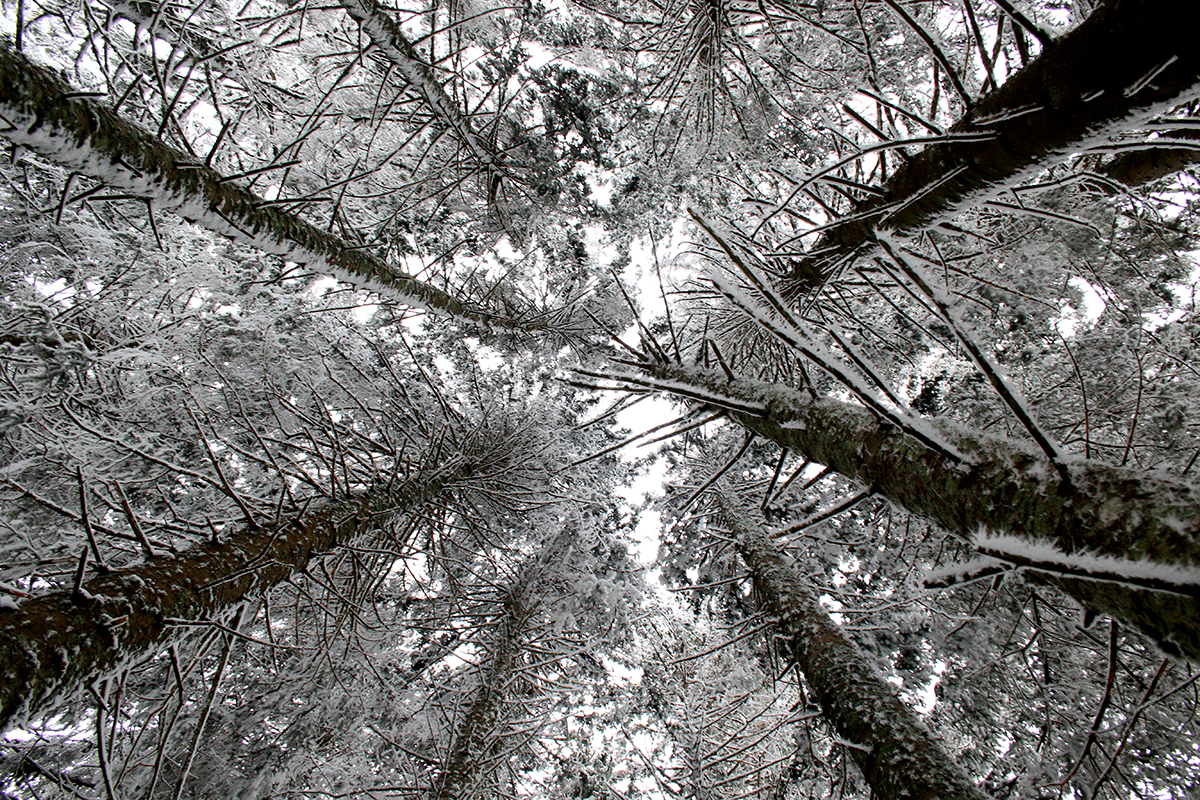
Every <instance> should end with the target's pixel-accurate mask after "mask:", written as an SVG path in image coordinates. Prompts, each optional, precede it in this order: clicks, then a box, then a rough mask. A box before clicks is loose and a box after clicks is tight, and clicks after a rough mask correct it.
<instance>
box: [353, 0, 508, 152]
mask: <svg viewBox="0 0 1200 800" xmlns="http://www.w3.org/2000/svg"><path fill="white" fill-rule="evenodd" d="M340 2H341V5H342V8H344V9H346V13H347V14H349V15H350V16H351V17H352V18H353V19H354V20H355V21H356V22H358V24H359V25H361V26H362V29H363V32H365V33H366V34H367V36H369V37H370V38H371V41H372V42H374V43H375V46H376V47H378V48H379V50H380V51H381V52H382V53H383V54H384V55H386V56H387V58H388V60H389V61H391V62H392V63H393V64H394V65H395V66H396V69H397V70H399V72H400V74H401V75H402V76H403V77H404V80H406V81H408V83H409V85H410V86H412V88H413V91H415V92H416V93H417V94H419V95H420V96H421V97H422V98H423V99H424V101H425V105H426V106H427V107H428V109H429V111H430V112H431V113H432V114H433V115H434V117H435V118H437V119H438V120H439V121H440V122H441V123H442V125H444V126H445V127H446V128H448V129H450V130H452V131H453V132H454V135H455V136H456V137H457V138H458V140H459V141H460V142H462V143H463V145H465V146H466V148H467V149H468V150H470V152H471V155H472V156H474V158H475V159H477V160H478V162H479V166H480V167H481V168H482V169H484V170H485V171H486V172H488V173H490V172H491V171H493V170H494V169H495V168H496V167H497V163H496V153H495V151H494V149H493V148H492V147H491V146H490V145H489V144H488V143H487V142H486V141H485V140H484V139H483V137H481V136H480V134H479V133H478V132H477V131H476V130H475V126H474V124H472V122H471V119H470V117H468V116H467V115H466V114H464V113H463V112H462V110H461V109H459V107H458V106H457V105H456V104H455V102H454V101H453V100H451V99H450V97H449V96H448V95H447V94H446V92H445V91H444V90H443V89H442V84H441V82H440V81H439V80H438V79H437V74H436V73H435V72H434V70H433V67H431V66H429V64H427V63H425V61H424V60H423V59H422V58H421V56H420V54H419V53H417V51H416V49H415V48H414V47H413V46H412V43H411V42H409V41H408V38H407V37H406V36H405V35H404V32H403V31H402V30H401V29H400V26H399V25H398V24H396V22H395V20H393V19H392V18H391V17H390V16H388V13H387V11H385V10H384V9H383V8H381V7H380V6H379V4H378V3H376V2H375V0H340Z"/></svg>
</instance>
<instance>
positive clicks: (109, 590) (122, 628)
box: [0, 454, 480, 730]
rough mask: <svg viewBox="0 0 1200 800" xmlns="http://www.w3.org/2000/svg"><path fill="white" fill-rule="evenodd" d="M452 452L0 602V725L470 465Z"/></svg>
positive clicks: (376, 522)
mask: <svg viewBox="0 0 1200 800" xmlns="http://www.w3.org/2000/svg"><path fill="white" fill-rule="evenodd" d="M479 463H480V460H479V459H478V458H472V457H469V456H466V455H463V454H459V455H456V456H454V457H452V458H450V459H448V460H447V461H446V462H444V463H443V464H442V465H441V466H440V467H437V468H431V469H429V470H428V471H426V472H424V473H423V474H418V475H415V476H413V477H412V478H411V479H408V480H397V481H394V482H393V481H386V480H385V481H382V482H381V483H380V484H379V485H377V486H375V487H372V488H371V489H369V490H367V491H365V492H362V493H360V494H354V495H350V496H348V497H343V498H338V499H336V500H331V501H328V502H327V503H325V504H324V505H322V506H320V507H318V508H316V509H314V510H311V511H308V512H306V513H302V514H301V515H300V516H298V517H292V518H288V519H280V520H278V521H277V522H276V523H275V524H273V525H268V526H262V525H260V526H257V527H253V526H247V527H246V528H244V529H243V530H241V531H239V532H237V533H236V534H233V535H231V536H229V537H228V538H226V539H224V540H222V541H220V542H218V543H212V544H208V545H205V546H202V547H199V548H196V549H194V550H190V551H186V552H184V553H182V554H180V555H179V556H169V555H159V556H156V557H155V558H152V559H150V560H148V561H146V562H144V563H141V564H138V565H135V566H132V567H129V568H126V569H121V570H118V571H115V572H112V573H110V574H107V575H103V576H101V577H98V578H94V579H92V580H89V581H86V582H84V583H83V584H82V585H81V586H80V587H79V590H78V591H77V592H58V593H55V594H50V595H46V596H44V597H38V598H34V599H31V600H28V601H26V602H24V603H22V604H21V605H20V606H19V607H17V608H6V609H0V730H3V729H6V728H8V727H9V726H11V725H14V724H21V723H23V722H25V721H27V720H29V719H30V718H31V717H34V716H36V715H39V714H42V713H44V712H46V711H48V710H51V709H53V708H54V707H56V706H59V705H61V704H62V703H64V702H65V701H67V700H69V699H70V698H72V697H73V696H75V695H76V694H77V693H78V692H79V691H81V690H82V689H84V688H85V687H86V686H88V685H89V684H90V683H91V682H92V681H94V680H95V679H96V678H97V677H100V676H103V675H104V674H105V673H107V672H110V671H111V670H114V669H116V668H118V667H120V666H121V665H122V664H123V663H127V662H129V661H130V660H133V659H137V658H140V657H144V656H146V655H148V654H150V653H151V652H153V651H154V650H155V649H157V648H160V647H162V646H163V645H164V644H165V643H167V642H169V641H170V640H171V638H172V637H173V636H175V635H176V634H177V633H179V632H180V631H181V630H184V629H185V628H183V627H181V626H186V625H187V623H189V622H195V621H203V620H215V619H218V618H220V617H221V615H223V614H226V613H228V612H229V611H230V610H231V609H233V608H234V607H236V606H237V605H238V604H240V603H242V602H243V601H245V600H247V599H251V598H254V597H257V596H260V595H261V594H262V593H263V592H266V591H267V590H269V589H270V588H271V587H272V586H274V585H275V584H277V583H280V582H281V581H284V580H286V579H287V578H288V577H289V576H291V575H292V574H293V573H294V572H296V571H297V570H301V569H304V568H305V567H306V566H307V565H308V564H309V562H310V561H311V560H312V559H313V558H316V557H318V556H320V555H322V554H323V553H325V552H327V551H328V550H330V549H331V548H333V547H336V546H337V545H341V544H347V543H349V542H351V541H353V540H354V539H356V538H358V537H360V536H362V535H364V534H367V533H370V532H371V531H373V530H377V529H378V528H379V526H380V525H382V524H384V523H386V522H387V520H389V519H392V518H394V517H395V516H397V515H399V514H403V513H405V512H406V511H411V510H414V509H416V508H418V507H419V506H421V505H422V504H423V503H426V502H428V501H430V500H432V499H433V498H434V497H436V496H437V495H438V494H439V493H441V492H443V491H444V490H445V489H447V488H448V487H450V486H452V485H453V484H455V483H456V482H458V481H461V480H462V479H464V478H466V477H468V476H470V475H471V474H472V472H473V470H474V469H475V468H476V467H477V466H478V464H479Z"/></svg>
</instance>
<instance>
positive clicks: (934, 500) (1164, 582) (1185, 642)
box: [619, 362, 1200, 661]
mask: <svg viewBox="0 0 1200 800" xmlns="http://www.w3.org/2000/svg"><path fill="white" fill-rule="evenodd" d="M644 369H645V374H644V375H634V374H622V375H621V376H620V378H619V380H621V381H622V382H623V383H625V384H627V385H631V386H643V387H649V388H654V389H660V390H662V391H667V392H671V393H673V394H676V395H678V396H681V397H685V398H690V399H694V400H698V401H701V402H707V403H710V404H711V405H713V406H716V407H718V408H723V409H725V410H726V411H727V413H728V415H729V417H730V419H732V420H733V421H735V422H737V423H738V424H740V425H742V426H743V427H745V428H746V429H748V430H750V431H753V432H754V433H756V434H758V435H760V436H763V437H764V438H767V439H770V440H772V441H774V442H776V443H777V444H779V445H781V446H783V447H787V448H789V449H790V450H792V451H793V452H795V453H799V454H801V455H803V456H804V457H806V458H809V459H811V460H812V461H814V462H817V463H819V464H824V465H826V466H828V467H830V468H831V469H833V470H835V471H837V472H839V473H841V474H842V475H845V476H846V477H848V478H852V479H855V480H859V481H862V482H863V483H865V484H866V485H868V486H870V487H871V488H872V489H874V490H875V491H876V492H877V493H878V494H879V495H880V496H882V497H885V498H887V499H888V500H890V501H891V502H894V503H896V504H897V505H899V506H901V507H903V508H905V509H907V510H908V511H910V512H912V513H914V514H919V515H921V516H924V517H925V518H927V519H929V520H931V521H933V522H935V523H937V524H938V525H940V526H941V527H943V528H944V529H946V530H947V531H950V532H951V533H954V534H957V535H959V536H960V537H962V538H964V539H966V540H967V541H969V542H971V543H972V544H983V545H984V546H985V547H988V546H990V547H991V548H992V549H994V550H998V551H1006V552H1009V553H1010V554H1011V555H1012V556H1013V559H1014V561H1016V563H1021V562H1020V558H1021V557H1022V555H1024V554H1030V553H1032V556H1031V557H1030V558H1029V559H1028V560H1029V561H1031V562H1034V563H1030V564H1028V566H1030V567H1031V568H1032V569H1035V570H1038V571H1040V572H1043V573H1061V574H1063V575H1065V578H1064V579H1063V580H1059V581H1058V582H1059V583H1060V585H1062V586H1063V588H1064V589H1066V590H1067V591H1069V592H1071V594H1073V595H1074V596H1076V598H1077V599H1079V600H1080V601H1081V602H1084V603H1085V604H1087V605H1089V606H1090V607H1092V608H1093V609H1094V610H1096V611H1102V612H1105V613H1108V614H1111V615H1112V616H1114V617H1116V618H1118V619H1122V620H1125V621H1127V622H1129V623H1131V624H1133V625H1136V626H1137V627H1138V628H1140V629H1141V630H1142V632H1144V633H1146V634H1147V635H1148V636H1150V637H1151V638H1152V639H1154V640H1155V641H1156V642H1157V643H1158V645H1159V646H1160V647H1162V648H1163V650H1164V651H1165V652H1168V653H1170V654H1173V655H1183V656H1185V657H1187V658H1189V659H1191V660H1193V661H1200V602H1197V600H1196V595H1197V593H1198V591H1200V589H1198V584H1200V535H1198V532H1200V487H1197V486H1195V485H1192V484H1189V483H1185V482H1182V481H1178V480H1174V479H1172V478H1170V477H1168V476H1166V475H1163V474H1161V473H1149V472H1139V471H1137V470H1133V469H1128V468H1123V467H1115V466H1112V465H1109V464H1105V463H1102V462H1099V461H1091V460H1085V459H1075V460H1071V461H1069V462H1068V465H1067V466H1068V469H1069V472H1070V475H1071V484H1070V485H1067V484H1066V483H1065V482H1064V480H1063V478H1062V477H1061V476H1060V475H1059V474H1058V472H1056V470H1055V469H1054V467H1053V466H1052V465H1051V464H1050V463H1049V461H1048V460H1047V459H1046V458H1045V457H1044V456H1042V455H1041V454H1040V453H1038V452H1037V451H1036V450H1034V449H1033V448H1030V447H1026V446H1023V445H1022V444H1020V443H1018V442H1015V441H1012V440H1009V439H1003V438H1000V437H995V436H988V435H985V434H982V433H979V432H974V431H970V430H967V429H964V428H960V427H958V426H956V425H953V424H952V423H950V422H948V421H943V422H941V423H939V424H938V426H937V428H938V436H939V438H940V439H942V440H943V441H945V442H946V443H948V444H949V445H952V446H953V447H954V448H956V449H957V451H958V452H959V453H962V454H963V455H965V456H966V458H967V462H966V463H961V462H959V461H957V460H955V459H954V458H952V457H951V456H950V455H948V454H947V453H946V452H942V451H939V450H937V449H935V448H934V447H931V446H929V445H926V444H923V443H921V442H919V441H917V440H916V439H915V438H914V437H912V436H908V435H905V434H904V433H902V432H901V431H900V430H899V429H897V428H896V427H895V426H893V425H890V424H887V423H886V422H881V421H880V420H878V419H877V418H876V417H875V416H873V415H872V414H871V413H870V412H869V411H867V410H866V409H864V408H862V407H861V406H855V405H851V404H849V403H844V402H840V401H836V400H829V399H824V400H817V401H814V400H810V399H809V398H808V397H807V396H806V395H803V394H801V393H800V392H797V391H795V390H793V389H790V388H788V387H784V386H779V385H774V384H765V383H760V382H757V381H748V380H741V379H734V380H729V379H728V378H727V377H726V376H725V375H724V374H722V373H717V372H714V371H711V370H707V369H702V368H698V367H685V366H681V365H675V364H667V363H664V362H656V363H650V364H646V365H645V367H644ZM997 537H1003V538H997ZM1072 557H1074V558H1072ZM1097 557H1100V558H1097ZM1072 576H1074V578H1072ZM1075 578H1088V579H1089V580H1086V581H1083V580H1077V579H1075ZM1056 580H1057V578H1056ZM1097 581H1103V583H1098V582H1097Z"/></svg>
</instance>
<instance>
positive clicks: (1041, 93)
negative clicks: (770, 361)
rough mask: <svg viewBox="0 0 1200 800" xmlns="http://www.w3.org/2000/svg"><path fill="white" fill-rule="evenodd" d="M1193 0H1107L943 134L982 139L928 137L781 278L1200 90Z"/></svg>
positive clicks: (833, 262) (816, 272) (801, 289)
mask: <svg viewBox="0 0 1200 800" xmlns="http://www.w3.org/2000/svg"><path fill="white" fill-rule="evenodd" d="M1197 29H1200V4H1197V3H1195V2H1192V0H1113V2H1109V3H1106V4H1104V5H1102V6H1100V7H1099V8H1098V9H1096V11H1095V12H1093V13H1092V15H1091V16H1090V17H1088V18H1087V19H1086V20H1084V22H1083V23H1082V24H1080V25H1079V27H1077V28H1075V29H1074V30H1073V31H1071V32H1070V33H1068V34H1067V35H1065V36H1063V37H1062V38H1061V39H1058V40H1057V41H1055V42H1053V43H1051V44H1050V45H1048V46H1047V47H1046V49H1045V50H1044V51H1043V52H1042V54H1041V55H1040V56H1038V57H1037V58H1036V59H1034V60H1033V61H1032V62H1030V63H1029V64H1028V65H1027V66H1026V67H1025V68H1024V69H1022V70H1021V71H1020V72H1018V73H1017V74H1016V75H1014V76H1012V77H1011V78H1009V80H1008V81H1006V82H1005V84H1004V85H1003V86H1001V87H1000V88H999V89H997V90H996V91H994V92H992V93H991V94H989V95H987V96H986V97H984V98H983V99H982V100H980V101H979V104H978V105H976V106H975V107H974V108H973V109H971V111H970V112H969V113H967V115H966V116H965V117H963V118H962V119H961V120H960V121H959V122H958V123H956V124H955V125H954V127H953V128H951V129H950V131H949V133H951V134H977V133H992V134H995V135H994V136H993V137H992V138H989V139H986V140H983V141H958V142H954V141H948V142H942V143H939V144H934V145H930V146H928V147H927V148H926V149H925V150H923V151H922V152H920V153H918V154H917V155H916V156H915V157H913V158H912V159H911V160H910V161H908V162H907V163H906V164H904V165H903V166H902V167H900V169H898V170H897V171H896V173H895V175H893V176H892V178H891V180H889V181H888V182H887V184H886V185H885V186H884V187H883V188H884V194H883V195H882V196H879V197H873V198H871V199H870V200H868V201H865V202H863V203H860V204H859V205H858V207H857V208H855V209H854V211H853V212H851V213H850V214H847V215H846V216H847V218H848V219H847V220H846V221H844V222H841V223H838V224H836V225H834V226H833V227H832V228H830V229H829V230H827V231H826V232H825V233H824V234H823V235H822V236H821V238H820V239H819V240H818V242H817V243H816V245H815V246H814V247H813V248H812V250H811V252H812V253H813V254H814V255H810V256H806V257H804V258H800V259H797V260H796V261H795V262H794V263H793V264H792V265H791V267H790V270H789V273H788V275H787V276H785V278H784V285H783V287H782V288H783V289H784V291H785V293H786V294H787V295H788V296H789V297H800V296H802V295H804V294H806V293H808V292H811V291H813V290H814V289H817V288H819V287H820V285H821V284H822V283H823V281H824V280H825V279H827V278H828V277H829V275H830V274H831V272H832V271H833V270H834V269H836V268H837V267H838V266H839V265H841V264H842V263H844V262H845V261H846V260H847V259H849V258H852V257H853V256H854V255H856V254H857V253H859V252H860V251H861V250H862V249H863V248H865V247H869V246H870V245H871V243H872V241H873V239H874V233H873V232H874V230H875V228H877V227H879V228H885V229H888V230H892V231H897V232H901V233H905V232H908V233H911V232H914V231H916V230H919V229H920V228H922V227H925V226H928V225H930V224H933V223H935V222H937V221H938V220H939V219H943V218H948V217H952V216H954V215H955V214H958V213H960V212H961V211H964V210H966V209H969V208H971V207H974V206H978V205H979V204H980V203H982V202H984V201H985V200H987V199H989V198H990V197H991V196H992V195H995V194H998V193H1000V192H1003V191H1005V190H1006V189H1007V188H1008V187H1011V186H1014V185H1016V184H1018V183H1020V182H1022V181H1024V180H1026V179H1027V178H1030V177H1032V176H1034V175H1036V174H1038V173H1039V172H1042V171H1043V170H1045V169H1047V168H1049V167H1051V166H1053V165H1055V164H1058V163H1061V162H1062V161H1064V160H1066V158H1067V157H1068V156H1070V155H1071V153H1072V152H1074V151H1076V150H1078V149H1079V148H1081V147H1083V146H1085V145H1087V144H1088V143H1089V142H1091V141H1097V140H1103V139H1104V138H1105V137H1107V136H1110V135H1113V134H1116V133H1120V132H1122V131H1124V130H1128V129H1131V128H1135V127H1136V126H1137V125H1138V123H1139V122H1144V121H1146V120H1148V119H1150V118H1152V117H1154V116H1156V115H1159V114H1163V113H1166V112H1168V111H1170V110H1172V109H1173V108H1175V107H1177V106H1179V105H1181V104H1183V103H1185V102H1187V101H1189V100H1191V99H1194V98H1195V97H1197V96H1198V95H1200V48H1197V47H1196V46H1195V35H1194V34H1195V31H1196V30H1197Z"/></svg>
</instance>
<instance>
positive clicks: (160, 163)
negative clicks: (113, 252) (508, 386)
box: [0, 43, 547, 330]
mask: <svg viewBox="0 0 1200 800" xmlns="http://www.w3.org/2000/svg"><path fill="white" fill-rule="evenodd" d="M0 122H3V123H5V124H6V129H5V130H2V131H0V136H3V137H4V138H6V139H8V140H9V141H10V142H12V143H14V144H17V145H22V146H25V147H28V148H30V149H31V150H33V151H34V152H36V153H38V154H40V155H42V156H45V157H46V158H48V159H50V160H52V161H54V162H56V163H58V164H60V165H62V166H64V167H66V168H67V169H71V170H75V171H76V172H79V173H82V174H84V175H87V176H88V177H91V178H94V179H96V180H99V181H102V182H104V183H106V184H107V185H109V186H112V187H114V188H116V189H118V190H120V191H123V192H127V193H128V194H130V195H132V196H134V197H138V198H142V199H145V200H146V201H148V203H149V204H150V207H151V209H152V213H153V211H154V210H161V211H171V212H173V213H175V214H178V215H179V216H180V217H183V218H184V219H186V220H188V221H189V222H194V223H196V224H198V225H201V226H203V227H205V228H207V229H209V230H211V231H213V232H214V233H218V234H220V235H222V236H225V237H227V238H229V239H231V240H233V241H234V242H237V243H239V244H245V245H250V246H252V247H256V248H258V249H260V250H262V251H263V252H266V253H272V254H274V255H279V256H282V257H284V258H286V259H288V260H290V261H295V262H297V263H299V264H304V265H306V266H308V267H309V268H310V269H313V270H315V271H317V272H323V273H326V274H329V275H333V276H334V277H336V278H338V279H339V280H342V281H346V282H347V283H351V284H354V285H356V286H359V287H361V288H364V289H370V290H372V291H376V292H379V293H381V294H384V295H387V296H389V297H394V298H396V299H398V300H400V301H401V302H404V303H408V304H410V305H413V306H417V307H421V308H428V309H431V310H434V311H440V312H442V313H445V314H449V315H451V316H454V317H458V318H460V319H463V320H466V321H469V322H473V323H476V324H479V325H484V326H487V327H496V328H507V329H515V330H539V329H545V328H546V326H547V323H546V321H545V319H544V318H539V317H528V318H526V317H514V316H510V315H508V314H505V313H498V312H494V311H491V310H489V309H487V308H484V307H482V306H479V305H476V304H473V303H469V302H464V301H463V300H460V299H459V298H457V297H455V296H453V295H451V294H449V293H448V292H446V291H443V290H442V289H438V288H437V287H435V286H431V285H429V284H427V283H424V282H423V281H419V280H417V279H416V278H413V277H411V276H409V275H407V274H405V273H403V272H401V271H400V270H398V269H396V268H395V267H393V266H391V265H390V264H388V263H387V262H385V261H384V260H383V259H381V258H378V257H377V256H375V255H373V254H372V253H370V252H369V251H367V250H363V249H361V248H355V247H351V246H349V245H347V244H346V243H345V242H343V241H342V240H341V239H339V238H338V237H336V236H333V235H332V234H330V233H327V232H325V231H322V230H320V229H318V228H316V227H314V226H313V225H310V224H309V223H308V222H305V221H304V220H303V219H301V218H300V217H298V216H296V215H295V214H290V213H287V212H285V211H283V210H281V209H280V208H279V207H278V206H276V205H272V204H269V203H267V202H266V201H264V200H263V199H262V198H261V197H258V196H257V195H255V194H253V193H252V192H250V191H248V190H247V189H243V188H242V187H240V186H237V185H236V184H235V183H233V182H232V181H229V180H227V179H224V178H223V177H222V176H221V175H219V174H218V173H217V172H215V171H214V170H212V169H210V168H209V167H207V166H206V165H204V164H202V163H199V162H198V161H197V160H196V159H195V158H193V157H192V156H189V155H186V154H184V153H182V152H179V151H178V150H175V149H173V148H171V147H169V146H167V145H166V144H164V143H163V142H161V141H159V140H158V139H156V138H155V137H153V136H151V135H150V134H148V133H146V132H145V131H143V130H142V129H141V128H139V127H138V126H136V125H134V124H132V123H130V122H128V121H126V120H124V119H122V118H121V117H120V116H119V115H117V114H116V113H114V112H113V111H112V110H111V109H109V108H108V107H107V106H104V105H102V104H100V103H97V102H95V101H93V100H91V99H88V98H83V97H79V96H78V93H76V92H73V91H72V89H71V87H69V86H68V85H67V84H65V83H63V81H62V80H61V79H60V78H59V77H58V76H56V75H55V74H54V73H53V72H51V71H50V70H48V69H46V68H44V67H39V66H37V65H35V64H33V63H32V62H30V61H29V60H28V59H27V58H26V57H25V56H24V55H22V54H21V53H19V52H17V51H16V50H14V49H13V48H12V47H11V46H10V45H8V44H3V43H0Z"/></svg>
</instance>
